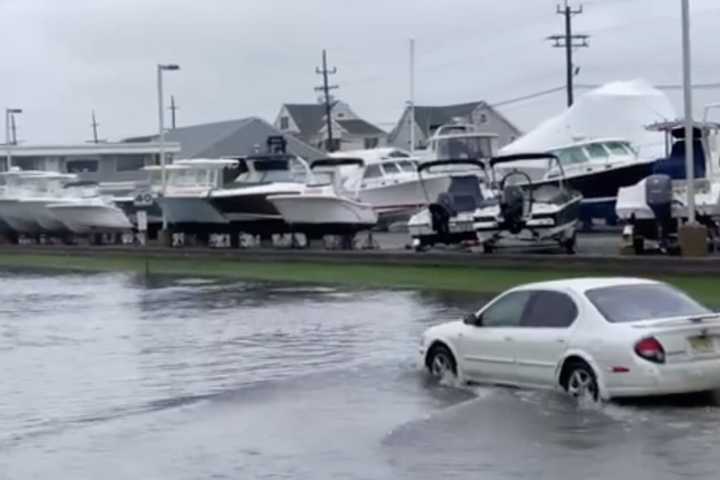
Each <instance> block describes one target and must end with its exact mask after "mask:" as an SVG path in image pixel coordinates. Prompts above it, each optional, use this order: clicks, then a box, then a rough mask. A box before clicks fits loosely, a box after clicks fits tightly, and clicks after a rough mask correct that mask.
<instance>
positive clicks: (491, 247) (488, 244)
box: [483, 242, 495, 254]
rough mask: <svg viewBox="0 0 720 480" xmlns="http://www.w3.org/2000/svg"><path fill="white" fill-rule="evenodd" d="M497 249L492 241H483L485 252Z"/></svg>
mask: <svg viewBox="0 0 720 480" xmlns="http://www.w3.org/2000/svg"><path fill="white" fill-rule="evenodd" d="M494 251H495V245H493V244H492V243H491V242H485V243H483V253H488V254H490V253H493V252H494Z"/></svg>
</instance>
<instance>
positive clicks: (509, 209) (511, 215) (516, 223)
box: [500, 185, 525, 234]
mask: <svg viewBox="0 0 720 480" xmlns="http://www.w3.org/2000/svg"><path fill="white" fill-rule="evenodd" d="M500 214H501V215H502V216H503V218H504V219H505V228H507V229H508V230H509V231H510V233H512V234H518V233H520V231H521V230H522V229H523V227H524V226H525V224H524V223H525V222H524V218H523V217H524V216H525V194H524V193H523V190H522V188H520V187H519V186H517V185H507V186H506V187H505V188H503V191H502V195H501V196H500Z"/></svg>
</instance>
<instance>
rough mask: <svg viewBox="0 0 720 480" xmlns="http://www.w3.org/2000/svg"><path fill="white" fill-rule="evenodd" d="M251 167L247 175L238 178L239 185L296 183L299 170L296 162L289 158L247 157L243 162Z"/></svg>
mask: <svg viewBox="0 0 720 480" xmlns="http://www.w3.org/2000/svg"><path fill="white" fill-rule="evenodd" d="M245 161H246V162H247V164H248V165H249V166H250V167H251V168H249V169H248V171H247V173H243V174H241V175H239V176H238V178H237V182H240V183H271V182H296V181H298V178H297V177H298V174H299V173H300V169H298V168H297V165H296V164H298V163H300V162H298V161H297V160H294V159H293V158H292V157H290V156H283V157H279V158H268V157H249V158H247V159H246V160H245Z"/></svg>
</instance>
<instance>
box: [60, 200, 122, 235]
mask: <svg viewBox="0 0 720 480" xmlns="http://www.w3.org/2000/svg"><path fill="white" fill-rule="evenodd" d="M48 209H49V210H50V211H51V212H52V213H53V214H54V215H55V216H56V217H57V218H58V219H59V220H60V221H61V222H62V223H63V224H65V226H67V228H68V229H70V230H71V231H72V232H73V233H77V234H88V233H104V232H107V233H115V232H124V231H129V230H132V228H133V225H132V223H131V222H130V220H129V219H128V217H127V215H125V213H124V212H123V211H122V210H121V209H120V208H118V207H116V206H114V205H92V204H75V203H58V204H50V205H48Z"/></svg>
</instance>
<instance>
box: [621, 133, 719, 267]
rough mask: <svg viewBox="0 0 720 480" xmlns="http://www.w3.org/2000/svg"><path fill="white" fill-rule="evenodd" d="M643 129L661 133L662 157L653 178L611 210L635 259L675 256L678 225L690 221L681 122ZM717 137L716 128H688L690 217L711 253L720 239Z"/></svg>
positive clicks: (623, 192)
mask: <svg viewBox="0 0 720 480" xmlns="http://www.w3.org/2000/svg"><path fill="white" fill-rule="evenodd" d="M648 129H651V130H655V131H660V132H664V133H665V137H666V141H665V143H666V145H667V149H666V157H665V158H663V159H660V160H658V161H657V162H656V163H655V165H654V168H653V172H652V175H649V176H648V177H646V178H644V179H642V180H640V181H639V182H638V183H636V184H634V185H631V186H628V187H625V188H621V189H620V190H619V192H618V199H617V204H616V207H615V208H616V211H617V215H618V218H620V220H621V221H623V222H624V223H625V228H624V231H623V237H624V238H625V240H626V241H627V243H628V245H631V246H632V248H633V250H634V252H635V253H636V254H641V253H643V252H644V251H646V250H651V249H652V250H659V251H660V252H662V253H677V252H679V250H680V247H679V241H678V225H679V224H680V223H682V222H684V221H686V220H687V219H688V215H689V212H688V205H687V183H688V182H687V179H686V174H685V148H686V145H687V139H686V138H685V125H684V123H683V122H682V121H672V122H662V123H657V124H653V125H650V126H648ZM719 132H720V124H717V123H711V122H695V124H694V126H693V139H692V143H693V164H694V174H695V175H694V178H695V181H694V186H695V188H694V191H695V199H694V200H695V215H696V218H697V221H698V222H699V223H701V224H702V225H705V227H707V231H708V238H707V242H708V247H709V248H710V249H712V248H713V247H714V243H715V240H717V238H718V237H720V221H719V220H720V166H719V165H718V155H719V152H718V145H717V139H718V136H720V133H719Z"/></svg>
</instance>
